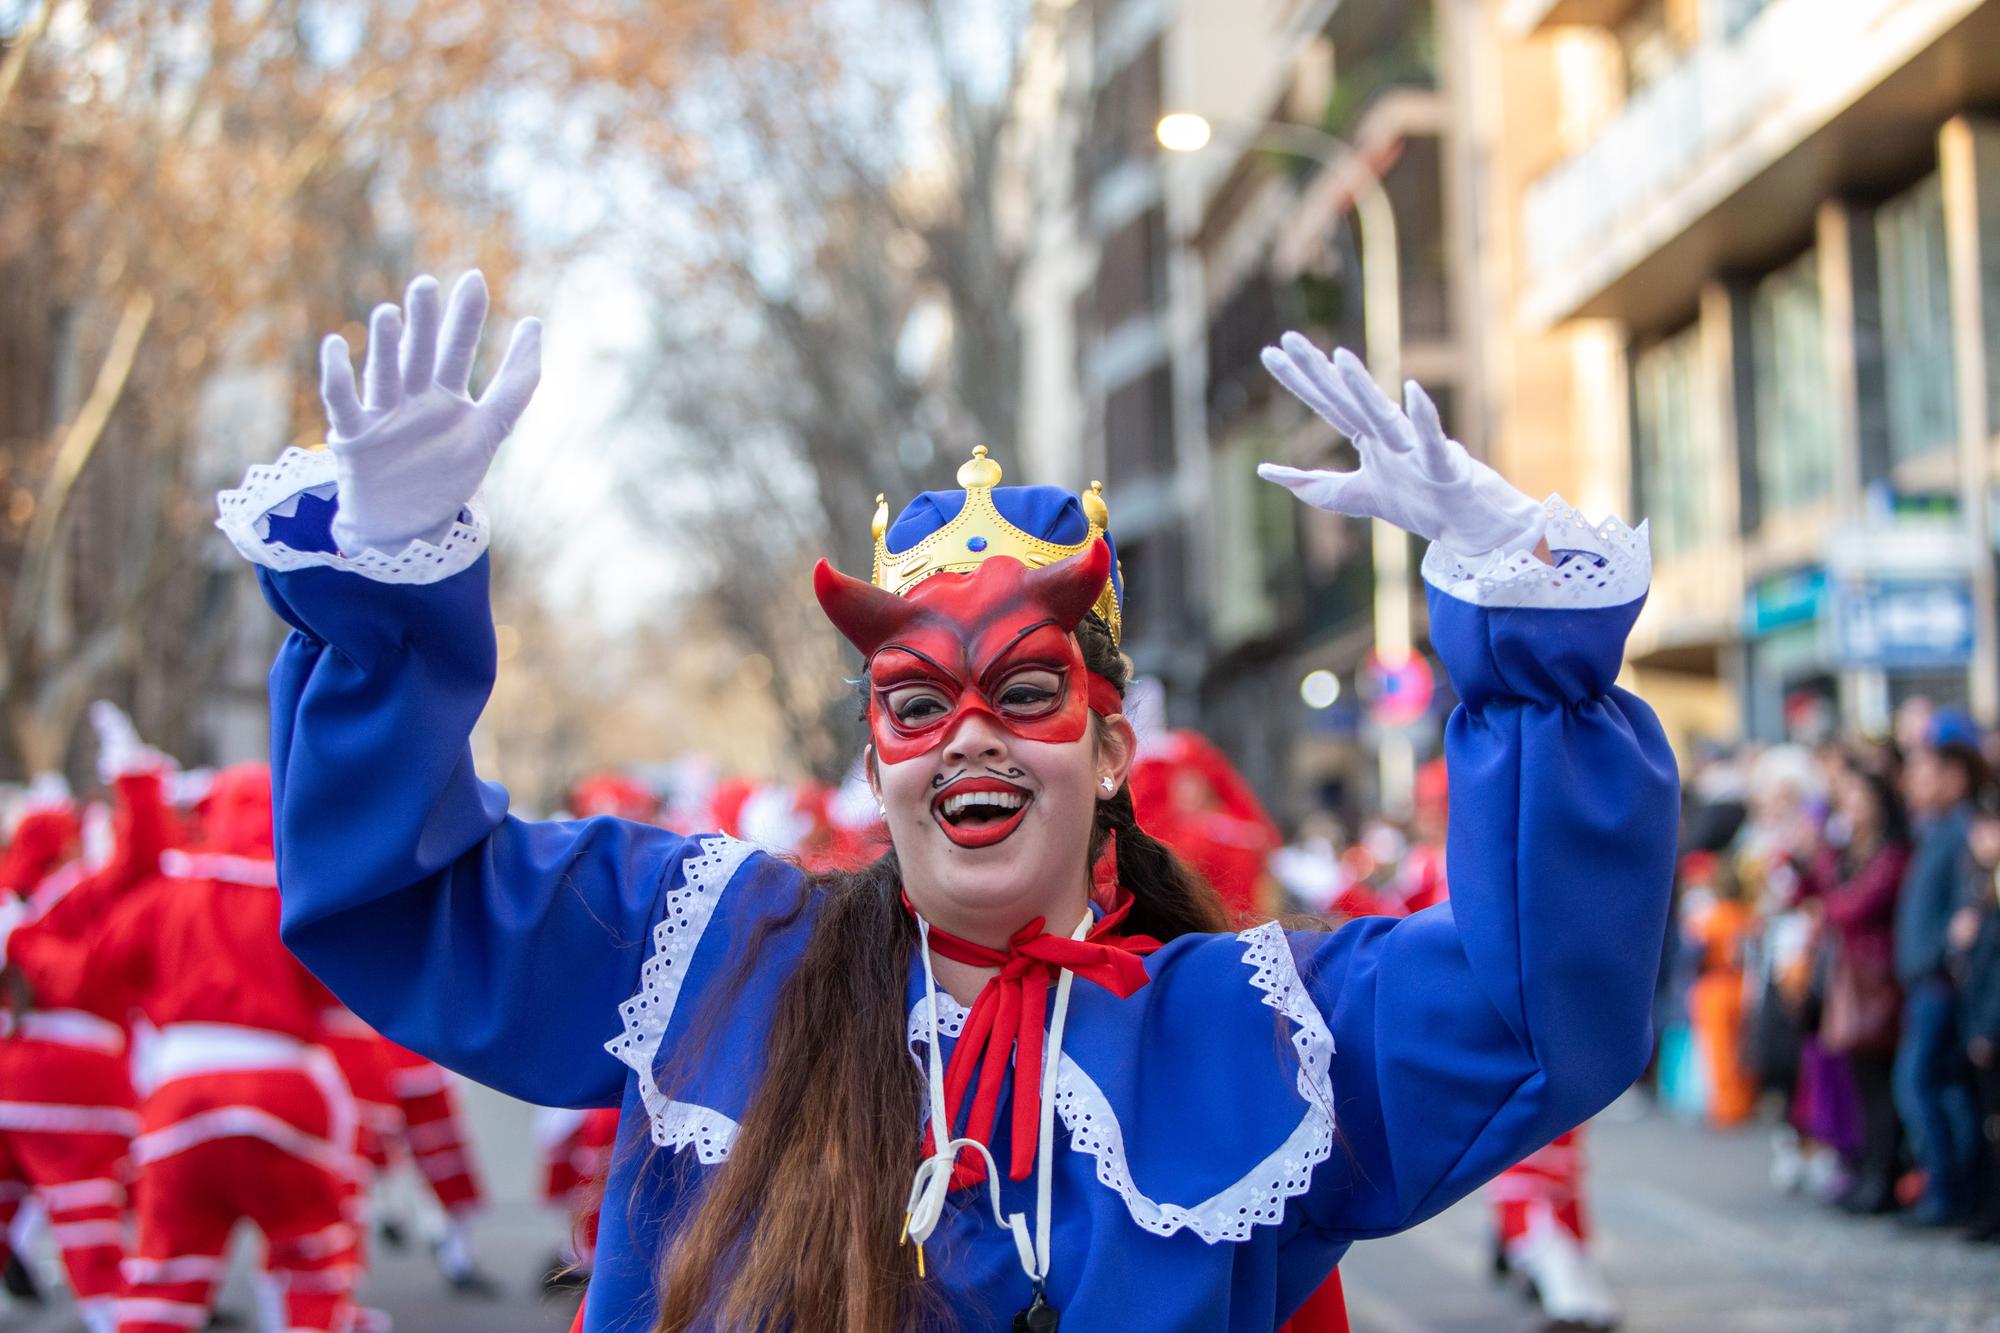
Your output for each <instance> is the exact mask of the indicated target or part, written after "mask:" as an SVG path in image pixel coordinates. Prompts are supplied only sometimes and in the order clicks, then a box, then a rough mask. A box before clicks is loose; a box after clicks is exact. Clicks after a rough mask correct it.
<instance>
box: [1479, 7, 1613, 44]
mask: <svg viewBox="0 0 2000 1333" xmlns="http://www.w3.org/2000/svg"><path fill="white" fill-rule="evenodd" d="M1638 7H1639V0H1506V3H1505V4H1504V5H1502V6H1501V8H1500V25H1501V27H1502V28H1504V29H1505V30H1506V31H1507V33H1508V34H1509V35H1510V36H1514V37H1527V36H1532V35H1534V34H1537V33H1543V32H1547V31H1548V30H1549V29H1550V28H1557V27H1574V26H1581V25H1585V24H1588V25H1591V26H1594V27H1600V28H1608V27H1610V26H1611V25H1612V24H1614V23H1619V22H1622V21H1624V19H1625V16H1626V15H1628V14H1630V13H1631V12H1632V11H1633V10H1634V9H1637V8H1638Z"/></svg>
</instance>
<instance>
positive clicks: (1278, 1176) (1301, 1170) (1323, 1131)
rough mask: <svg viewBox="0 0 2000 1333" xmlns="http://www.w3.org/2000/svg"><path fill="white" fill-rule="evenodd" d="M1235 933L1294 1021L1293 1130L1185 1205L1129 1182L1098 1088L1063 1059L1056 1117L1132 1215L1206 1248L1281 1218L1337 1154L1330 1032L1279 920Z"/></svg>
mask: <svg viewBox="0 0 2000 1333" xmlns="http://www.w3.org/2000/svg"><path fill="white" fill-rule="evenodd" d="M1236 938H1237V939H1238V940H1240V941H1241V942H1242V944H1243V946H1244V948H1243V962H1244V963H1245V965H1247V966H1249V967H1251V968H1254V969H1255V971H1254V972H1253V974H1252V975H1251V978H1250V984H1251V985H1252V986H1255V987H1256V988H1257V989H1258V990H1260V991H1263V992H1264V1003H1265V1004H1267V1005H1269V1006H1270V1007H1271V1008H1273V1009H1276V1010H1277V1011H1278V1012H1279V1013H1281V1014H1283V1015H1284V1016H1285V1017H1286V1018H1287V1019H1289V1020H1291V1023H1292V1026H1293V1032H1292V1048H1293V1049H1294V1050H1296V1051H1297V1052H1298V1055H1299V1076H1298V1087H1299V1097H1300V1099H1301V1100H1303V1101H1304V1102H1305V1104H1306V1106H1305V1114H1304V1115H1303V1116H1302V1117H1301V1118H1300V1120H1299V1123H1298V1127H1297V1128H1295V1129H1294V1130H1293V1131H1292V1132H1291V1133H1290V1134H1289V1135H1288V1136H1286V1138H1285V1141H1284V1142H1283V1143H1281V1144H1279V1145H1278V1146H1277V1148H1276V1149H1275V1150H1273V1151H1272V1152H1271V1154H1270V1155H1269V1156H1267V1157H1265V1158H1264V1160H1263V1161H1261V1162H1259V1163H1257V1165H1256V1166H1254V1167H1252V1168H1251V1169H1250V1171H1249V1172H1248V1173H1247V1174H1245V1175H1244V1176H1243V1178H1242V1179H1240V1180H1238V1181H1237V1182H1236V1183H1235V1184H1233V1185H1231V1186H1229V1187H1228V1188H1226V1189H1223V1190H1221V1191H1218V1192H1217V1193H1215V1194H1213V1195H1211V1196H1210V1197H1208V1198H1206V1199H1204V1200H1202V1201H1201V1202H1200V1203H1197V1204H1194V1205H1193V1206H1191V1207H1184V1206H1182V1205H1180V1204H1177V1203H1160V1202H1158V1201H1156V1200H1154V1199H1150V1198H1148V1197H1147V1196H1146V1195H1145V1194H1144V1193H1142V1192H1141V1191H1140V1189H1139V1187H1138V1184H1137V1183H1136V1182H1134V1180H1133V1179H1132V1169H1131V1166H1130V1164H1129V1163H1127V1161H1126V1159H1125V1136H1124V1134H1123V1132H1122V1131H1121V1130H1120V1128H1119V1125H1118V1118H1117V1116H1116V1115H1115V1114H1113V1112H1112V1110H1111V1106H1110V1103H1109V1102H1107V1101H1106V1100H1105V1097H1104V1093H1103V1091H1102V1090H1101V1089H1099V1088H1098V1086H1097V1085H1096V1084H1095V1083H1093V1082H1091V1080H1090V1077H1089V1076H1088V1075H1087V1074H1085V1073H1084V1072H1083V1070H1081V1069H1079V1068H1078V1067H1077V1066H1076V1065H1074V1064H1072V1063H1071V1062H1070V1060H1069V1058H1068V1057H1067V1056H1065V1057H1064V1058H1063V1063H1062V1069H1061V1071H1060V1072H1059V1074H1058V1075H1057V1080H1056V1113H1057V1114H1058V1115H1060V1116H1061V1117H1062V1118H1063V1124H1064V1125H1066V1126H1067V1127H1068V1128H1069V1135H1070V1147H1071V1148H1073V1149H1075V1150H1076V1151H1077V1152H1081V1153H1088V1154H1090V1155H1091V1156H1092V1157H1095V1158H1096V1159H1097V1179H1098V1182H1099V1183H1100V1184H1102V1185H1103V1186H1104V1187H1105V1188H1107V1189H1109V1190H1111V1191H1112V1192H1114V1193H1115V1194H1117V1195H1118V1196H1119V1197H1120V1198H1122V1199H1124V1200H1125V1208H1126V1211H1127V1212H1129V1213H1130V1214H1131V1215H1132V1220H1133V1221H1134V1222H1137V1223H1138V1224H1139V1225H1140V1226H1141V1227H1144V1228H1145V1229H1146V1230H1148V1231H1150V1232H1153V1233H1154V1234H1156V1235H1160V1236H1171V1235H1173V1234H1174V1233H1175V1232H1176V1231H1179V1230H1181V1229H1183V1228H1186V1229H1187V1230H1189V1231H1192V1232H1194V1234H1195V1235H1197V1236H1199V1237H1201V1238H1202V1239H1203V1240H1204V1241H1207V1242H1208V1243H1209V1244H1211V1245H1214V1244H1217V1243H1219V1242H1222V1241H1243V1240H1248V1239H1249V1238H1250V1233H1251V1232H1252V1230H1254V1229H1255V1228H1256V1227H1259V1226H1272V1225H1275V1224H1276V1223H1278V1222H1280V1221H1282V1220H1283V1218H1284V1215H1285V1203H1286V1201H1287V1200H1290V1199H1294V1198H1297V1197H1298V1196H1299V1195H1301V1194H1303V1193H1305V1192H1306V1190H1307V1189H1308V1188H1309V1187H1310V1186H1311V1185H1312V1177H1313V1170H1314V1168H1315V1167H1317V1166H1318V1165H1319V1164H1320V1163H1321V1162H1324V1161H1325V1160H1326V1159H1327V1157H1328V1156H1329V1155H1331V1154H1332V1152H1333V1083H1332V1080H1331V1078H1329V1077H1328V1069H1329V1067H1330V1065H1331V1063H1332V1059H1333V1033H1332V1032H1331V1031H1329V1030H1328V1029H1327V1026H1326V1019H1325V1018H1324V1017H1322V1016H1321V1014H1320V1012H1319V1009H1318V1007H1317V1006H1315V1005H1314V1004H1313V1002H1312V998H1311V997H1310V996H1309V995H1307V994H1306V989H1305V985H1304V983H1303V982H1301V981H1300V979H1299V972H1298V965H1297V964H1296V962H1295V961H1294V960H1293V958H1292V947H1291V944H1290V943H1289V942H1288V941H1287V940H1286V938H1285V932H1284V931H1283V930H1281V929H1279V927H1278V925H1277V923H1276V922H1267V923H1266V924H1264V925H1261V926H1257V927H1255V928H1253V929H1250V930H1246V931H1243V932H1241V933H1239V934H1238V935H1237V937H1236Z"/></svg>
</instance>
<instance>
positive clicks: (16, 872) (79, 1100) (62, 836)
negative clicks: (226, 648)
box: [0, 771, 168, 1329]
mask: <svg viewBox="0 0 2000 1333" xmlns="http://www.w3.org/2000/svg"><path fill="white" fill-rule="evenodd" d="M113 785H114V788H115V790H116V793H117V801H118V816H117V817H118V829H117V838H116V843H115V845H114V849H113V854H112V857H111V859H110V861H109V862H108V863H106V864H105V865H104V866H102V867H101V868H99V869H97V870H95V871H88V870H86V869H85V868H84V866H83V864H82V863H81V862H79V861H73V860H72V861H69V862H68V863H67V864H64V865H62V866H61V867H60V868H55V869H51V867H52V866H54V865H55V863H56V862H57V861H59V860H61V859H62V858H63V857H64V856H65V855H67V854H68V853H71V852H73V851H74V850H75V847H76V842H77V833H78V825H77V820H76V816H75V814H74V812H73V811H72V810H71V809H69V808H68V807H67V806H63V807H49V808H44V809H41V810H37V811H34V812H31V813H30V814H29V815H28V816H27V817H26V818H24V819H23V820H22V823H21V826H20V828H19V829H17V830H16V836H15V840H14V843H13V845H12V846H11V847H10V848H9V849H8V856H7V857H6V859H5V867H4V870H0V875H4V882H5V885H6V887H7V888H9V889H12V890H13V891H15V892H16V893H19V894H21V895H22V897H21V906H20V907H19V908H18V909H17V919H18V922H19V924H18V925H17V926H16V927H15V928H14V931H13V933H12V935H11V937H10V938H9V939H8V952H9V954H10V955H14V954H16V953H18V955H19V956H23V957H27V956H32V954H33V953H34V952H35V950H36V949H37V948H38V947H40V945H39V942H41V941H61V940H69V939H82V938H87V937H88V935H89V933H90V931H91V929H92V927H93V926H94V925H95V923H96V922H98V921H99V920H101V919H102V918H103V916H104V914H105V913H107V912H109V911H110V910H111V908H112V907H113V906H115V905H116V903H117V901H118V900H119V899H120V898H121V897H122V896H124V895H125V894H126V893H127V892H128V891H129V890H130V889H131V887H132V886H133V885H134V884H135V883H137V882H139V881H140V880H142V879H144V878H146V877H148V876H150V875H151V874H152V873H153V872H154V870H155V869H156V868H157V866H158V863H159V857H160V852H161V850H162V847H163V845H164V843H165V840H166V829H167V823H168V821H167V817H166V811H165V807H164V798H163V796H162V794H161V779H160V775H159V773H158V772H157V771H142V772H131V773H125V774H121V775H119V776H118V777H117V778H116V779H115V781H114V784H113ZM0 1089H3V1090H4V1091H0V1098H4V1100H0V1174H4V1176H5V1177H6V1178H7V1179H8V1180H9V1181H10V1182H11V1183H15V1184H17V1185H25V1186H27V1187H29V1188H31V1189H32V1190H33V1192H34V1193H35V1194H36V1195H37V1196H38V1197H39V1198H40V1199H41V1201H42V1204H43V1206H44V1207H45V1208H46V1210H47V1212H48V1217H49V1223H50V1228H51V1231H52V1233H53V1235H54V1237H55V1241H56V1246H57V1249H58V1250H59V1251H60V1252H61V1254H62V1259H63V1266H64V1268H65V1269H66V1270H67V1272H68V1274H69V1281H70V1287H71V1289H72V1290H73V1291H74V1292H75V1294H76V1299H77V1304H78V1308H79V1310H80V1311H81V1312H82V1314H83V1317H84V1321H85V1323H86V1325H87V1326H89V1327H91V1328H92V1329H99V1328H103V1329H109V1328H110V1327H111V1318H112V1312H111V1306H112V1302H113V1300H114V1299H115V1298H116V1297H117V1294H118V1281H119V1278H118V1268H119V1263H120V1261H121V1260H122V1259H123V1258H124V1255H125V1223H124V1216H125V1204H126V1194H125V1186H126V1178H127V1168H126V1153H127V1150H128V1147H129V1145H130V1143H131V1139H132V1136H133V1135H134V1134H135V1133H137V1132H138V1128H139V1117H138V1112H137V1109H136V1106H137V1100H136V1098H135V1097H134V1095H133V1092H132V1080H131V1075H130V1072H129V1069H128V1065H127V1061H126V1033H125V1029H124V1026H123V1024H122V1023H121V1022H119V1021H116V1020H115V1019H114V1018H107V1017H104V1016H100V1015H98V1014H94V1013H89V1012H85V1011H84V1010H82V1009H77V1008H44V1009H38V1010H33V1011H26V1012H23V1013H21V1014H19V1015H16V1014H12V1013H8V1014H5V1015H0ZM23 1193H24V1191H21V1190H18V1189H17V1190H12V1191H9V1194H10V1195H11V1196H12V1197H10V1198H8V1199H7V1200H6V1210H5V1211H6V1214H7V1218H6V1220H7V1222H9V1223H11V1222H12V1220H13V1218H12V1214H13V1212H14V1209H15V1208H16V1207H18V1205H19V1202H20V1198H21V1196H22V1194H23Z"/></svg>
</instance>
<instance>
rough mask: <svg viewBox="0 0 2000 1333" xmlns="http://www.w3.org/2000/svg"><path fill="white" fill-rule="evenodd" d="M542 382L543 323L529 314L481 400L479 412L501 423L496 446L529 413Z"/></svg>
mask: <svg viewBox="0 0 2000 1333" xmlns="http://www.w3.org/2000/svg"><path fill="white" fill-rule="evenodd" d="M541 381H542V321H540V320H539V319H536V318H535V317H534V316H532V315H530V316H529V317H528V318H526V319H524V320H522V321H521V322H520V323H519V324H517V325H515V326H514V336H513V337H512V338H511V339H509V340H508V342H507V354H506V355H505V356H503V357H501V358H500V369H499V370H498V371H496V372H495V373H494V376H493V382H492V383H491V384H489V385H487V386H486V392H485V393H484V394H482V395H480V398H479V407H480V410H481V411H483V412H487V413H490V414H491V415H492V417H493V418H494V420H495V421H497V422H498V423H499V426H500V430H499V432H498V436H496V439H495V442H496V443H497V442H498V437H499V436H504V435H506V434H507V432H508V431H511V430H513V429H514V423H515V422H517V421H519V420H520V419H521V413H522V412H524V411H526V410H527V407H528V400H529V399H531V398H533V397H534V395H535V386H537V385H538V384H540V383H541Z"/></svg>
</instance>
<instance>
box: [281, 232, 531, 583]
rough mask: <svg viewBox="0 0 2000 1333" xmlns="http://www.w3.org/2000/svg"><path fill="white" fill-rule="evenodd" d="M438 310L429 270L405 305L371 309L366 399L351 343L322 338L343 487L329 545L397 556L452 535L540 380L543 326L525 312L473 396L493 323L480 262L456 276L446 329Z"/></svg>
mask: <svg viewBox="0 0 2000 1333" xmlns="http://www.w3.org/2000/svg"><path fill="white" fill-rule="evenodd" d="M438 305H439V302H438V285H437V280H436V279H435V278H432V277H430V276H428V275H426V276H424V277H420V278H418V279H417V280H416V281H414V282H412V283H411V284H410V288H409V291H408V293H407V294H406V295H405V298H404V306H405V309H404V310H398V309H397V308H396V307H395V306H394V305H380V306H377V307H375V312H374V314H372V315H371V316H369V319H368V360H367V364H366V366H365V367H364V368H363V371H362V379H363V383H364V385H365V386H366V387H365V389H364V390H363V394H362V396H361V397H360V398H356V397H355V394H354V364H353V362H352V360H351V359H350V354H349V352H348V349H347V340H346V339H345V338H342V337H341V336H340V335H339V334H337V333H336V334H333V335H331V336H329V337H328V338H327V339H326V341H325V342H323V343H321V344H320V355H319V369H320V375H319V393H320V399H321V401H323V402H324V403H325V404H326V415H327V421H328V422H329V423H330V424H331V425H332V427H333V430H332V433H331V434H330V435H328V437H327V447H328V448H329V449H330V450H332V451H333V456H334V462H335V468H336V475H337V478H338V484H339V490H340V510H339V512H338V513H337V514H335V516H334V520H333V540H334V542H335V543H336V544H338V545H339V547H340V549H341V550H342V551H344V552H346V553H348V554H350V555H351V554H354V553H355V552H358V551H361V550H364V549H368V548H372V549H374V550H377V551H381V552H383V553H385V554H389V555H394V554H395V553H396V552H398V551H400V550H402V549H403V548H404V547H405V546H407V545H409V544H410V542H411V541H412V540H414V539H416V538H419V537H421V538H425V539H427V540H431V541H435V540H437V539H438V538H440V537H442V536H443V535H444V534H445V533H447V532H449V531H450V530H451V525H452V523H453V522H454V521H455V520H456V519H457V518H458V514H459V511H460V510H461V509H463V508H464V507H465V504H466V502H467V501H469V500H470V499H472V497H473V495H474V494H475V493H476V492H477V491H478V490H479V483H480V482H482V481H484V480H485V479H486V469H487V467H488V465H489V464H491V463H492V461H493V454H494V451H495V450H497V449H498V448H499V447H500V442H501V441H502V440H504V439H506V438H507V434H508V432H509V431H511V430H513V429H514V423H515V422H516V421H518V420H519V419H520V416H521V412H522V411H523V409H525V408H526V407H527V406H528V399H529V398H531V397H533V395H534V392H535V385H536V384H537V383H538V382H539V381H540V380H541V377H542V325H541V321H540V320H537V319H524V320H522V321H521V322H520V323H519V324H518V325H516V326H515V328H514V336H513V339H512V340H511V341H510V342H509V343H508V344H507V355H506V356H505V357H503V358H502V359H501V362H500V369H499V371H498V372H497V373H496V374H495V375H494V376H493V382H492V383H491V384H490V385H488V386H487V388H486V392H485V394H484V395H482V396H481V397H480V399H479V401H478V402H474V401H473V400H472V399H471V398H470V397H468V396H467V387H468V385H469V384H470V382H471V379H472V357H473V353H474V352H475V351H476V350H478V347H479V332H480V328H481V326H482V325H484V324H485V322H486V279H485V278H483V277H482V276H480V273H479V270H477V269H473V270H472V271H470V272H468V273H467V274H466V275H465V276H464V277H462V278H460V279H459V280H458V285H457V286H455V287H453V288H452V290H451V309H450V311H449V312H448V313H447V314H446V315H445V316H444V319H443V326H444V327H443V332H442V335H440V332H439V327H438V325H439V318H438ZM399 353H400V355H399Z"/></svg>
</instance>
